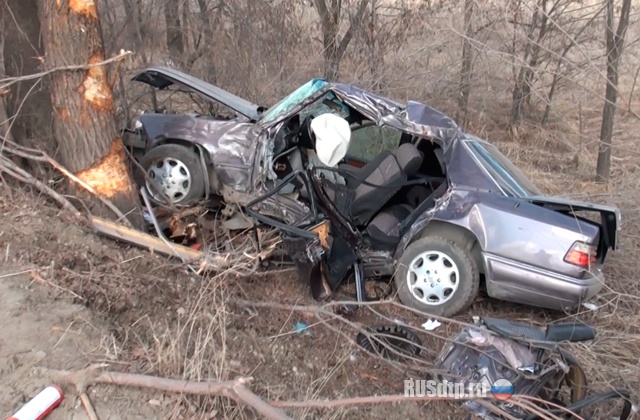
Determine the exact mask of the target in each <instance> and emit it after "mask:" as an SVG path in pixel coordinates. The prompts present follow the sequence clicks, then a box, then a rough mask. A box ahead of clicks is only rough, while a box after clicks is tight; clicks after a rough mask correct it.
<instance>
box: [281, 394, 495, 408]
mask: <svg viewBox="0 0 640 420" xmlns="http://www.w3.org/2000/svg"><path fill="white" fill-rule="evenodd" d="M489 399H491V398H490V397H486V398H482V397H473V398H471V397H469V398H462V397H461V398H455V397H439V396H431V395H423V396H415V397H407V396H405V395H400V394H398V395H370V396H366V397H353V398H341V399H337V400H306V401H271V402H269V404H270V405H271V406H273V407H282V408H284V407H288V408H338V407H345V406H349V405H371V404H388V403H396V402H408V403H409V402H416V401H471V400H489Z"/></svg>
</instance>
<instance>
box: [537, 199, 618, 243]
mask: <svg viewBox="0 0 640 420" xmlns="http://www.w3.org/2000/svg"><path fill="white" fill-rule="evenodd" d="M526 199H527V200H528V201H529V202H531V203H532V204H536V205H538V206H541V207H544V208H547V209H550V210H554V211H558V212H563V213H569V214H571V213H576V212H580V211H590V212H596V213H600V223H601V225H602V235H603V237H602V238H601V240H602V241H603V244H604V246H605V247H606V248H611V249H612V250H615V249H617V248H618V236H619V235H618V232H619V231H620V223H621V221H622V215H621V213H620V210H619V209H618V208H617V207H614V206H604V205H600V204H593V203H587V202H583V201H574V200H569V199H566V198H560V197H541V196H533V197H527V198H526Z"/></svg>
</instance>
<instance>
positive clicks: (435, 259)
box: [394, 236, 480, 317]
mask: <svg viewBox="0 0 640 420" xmlns="http://www.w3.org/2000/svg"><path fill="white" fill-rule="evenodd" d="M394 281H395V286H396V290H397V292H398V297H399V298H400V301H401V302H402V303H403V304H405V305H407V306H409V307H411V308H413V309H417V310H419V311H422V312H425V313H429V314H433V315H439V316H445V317H452V316H454V315H457V314H459V313H460V312H462V311H464V310H465V309H467V308H468V307H469V306H470V305H471V304H472V303H473V301H474V299H475V298H476V296H477V295H478V289H479V287H480V274H479V272H478V267H477V264H476V262H475V260H474V259H473V257H472V256H471V254H470V252H469V251H467V250H466V249H465V248H464V247H463V246H461V245H459V244H457V243H456V242H454V241H452V240H450V239H446V238H443V237H440V236H427V237H424V238H420V239H418V240H416V241H415V242H413V243H411V244H410V245H409V246H408V247H407V249H405V251H404V253H403V254H402V256H401V257H400V259H399V261H398V266H397V270H396V275H395V278H394Z"/></svg>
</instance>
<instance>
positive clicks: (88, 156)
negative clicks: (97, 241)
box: [39, 0, 143, 227]
mask: <svg viewBox="0 0 640 420" xmlns="http://www.w3.org/2000/svg"><path fill="white" fill-rule="evenodd" d="M39 6H40V7H39V14H40V21H41V23H42V35H43V41H44V45H45V50H46V52H47V59H46V62H47V67H48V68H56V67H64V66H68V65H77V64H85V63H90V64H96V63H99V62H101V61H103V60H104V59H105V57H104V48H103V43H102V37H101V30H100V21H99V19H98V12H97V0H39ZM51 102H52V105H53V129H54V135H55V137H56V139H57V140H58V145H59V154H58V156H59V159H60V161H61V163H62V164H63V165H65V166H66V167H67V169H69V170H70V171H72V172H74V173H75V174H76V176H78V178H80V179H81V180H82V181H84V182H86V183H87V184H89V185H90V186H91V187H93V188H94V189H95V190H96V192H97V193H98V194H100V195H101V196H103V197H104V198H107V199H109V200H111V201H112V202H113V204H115V206H116V207H118V208H119V209H120V210H121V211H122V213H124V214H128V215H129V216H128V217H129V220H130V221H131V223H132V224H133V225H134V226H135V227H141V226H142V224H143V220H142V215H141V213H140V211H139V208H140V200H139V198H138V195H137V190H136V188H135V187H134V184H133V182H132V180H131V176H130V174H129V171H128V166H129V165H128V164H127V156H126V153H125V150H124V145H123V143H122V139H121V138H120V137H119V135H118V131H117V130H116V124H115V116H114V102H113V93H112V88H111V86H110V84H109V82H108V78H107V71H106V68H105V67H104V66H96V67H92V68H91V69H89V70H80V71H67V70H62V71H57V72H55V73H53V74H52V75H51ZM93 211H95V212H96V213H98V214H99V215H105V216H106V215H107V214H109V213H108V211H109V210H107V209H105V208H102V207H96V208H95V209H94V210H93ZM105 213H106V214H105Z"/></svg>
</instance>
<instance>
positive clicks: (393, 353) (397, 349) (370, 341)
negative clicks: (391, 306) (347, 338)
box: [356, 325, 422, 360]
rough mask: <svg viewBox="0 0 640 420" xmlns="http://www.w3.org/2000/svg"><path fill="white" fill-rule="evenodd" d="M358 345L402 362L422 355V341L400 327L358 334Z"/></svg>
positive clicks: (371, 330)
mask: <svg viewBox="0 0 640 420" xmlns="http://www.w3.org/2000/svg"><path fill="white" fill-rule="evenodd" d="M356 343H358V345H359V346H360V347H362V348H364V349H365V350H367V351H368V352H370V353H373V354H376V355H380V356H382V357H383V358H385V359H392V360H399V359H400V360H402V359H406V358H407V357H411V356H417V355H419V354H420V350H421V346H422V343H421V341H420V339H419V338H418V337H417V336H416V335H415V334H413V333H412V332H411V331H409V329H408V328H404V327H402V326H400V325H393V326H387V325H382V326H378V327H374V328H369V329H368V330H367V331H366V332H360V333H358V336H357V337H356Z"/></svg>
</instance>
